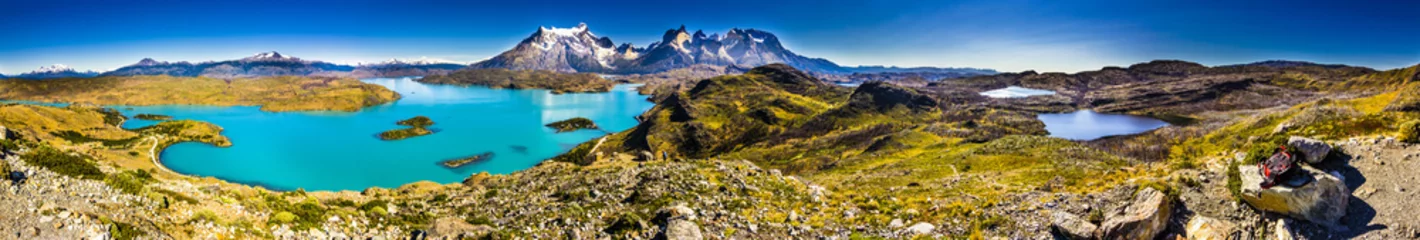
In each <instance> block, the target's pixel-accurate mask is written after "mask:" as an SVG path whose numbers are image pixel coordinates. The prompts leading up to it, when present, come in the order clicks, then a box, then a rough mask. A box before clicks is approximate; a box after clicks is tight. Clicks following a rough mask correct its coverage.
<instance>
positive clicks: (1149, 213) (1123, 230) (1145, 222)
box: [1100, 188, 1173, 239]
mask: <svg viewBox="0 0 1420 240" xmlns="http://www.w3.org/2000/svg"><path fill="white" fill-rule="evenodd" d="M1134 195H1135V196H1134V201H1133V202H1131V203H1130V204H1129V206H1128V207H1127V208H1125V210H1124V212H1122V213H1119V215H1112V216H1110V217H1109V218H1107V220H1105V221H1104V223H1102V224H1100V232H1101V235H1102V237H1103V238H1104V239H1154V236H1158V235H1159V232H1162V231H1163V230H1164V228H1165V227H1167V226H1168V220H1169V215H1170V214H1172V213H1173V201H1170V199H1169V198H1168V196H1167V195H1165V194H1164V193H1163V192H1160V191H1159V190H1155V189H1154V188H1144V189H1143V190H1139V192H1137V193H1135V194H1134Z"/></svg>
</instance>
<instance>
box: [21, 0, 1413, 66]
mask: <svg viewBox="0 0 1420 240" xmlns="http://www.w3.org/2000/svg"><path fill="white" fill-rule="evenodd" d="M680 2H682V1H664V0H658V1H627V2H612V1H592V0H580V1H565V2H564V1H551V0H541V1H505V2H485V3H475V2H462V1H459V2H455V1H399V2H374V1H358V0H356V1H327V2H302V1H290V0H287V1H222V2H218V1H153V0H136V1H101V2H100V1H94V2H88V1H63V0H60V1H30V0H23V1H22V0H0V73H5V74H17V73H21V72H27V71H31V70H33V69H36V68H38V67H39V66H43V65H50V64H56V63H59V64H66V65H70V66H72V67H75V68H76V69H81V70H82V69H94V70H99V71H103V70H110V69H114V68H118V67H121V66H124V65H128V64H132V63H134V62H137V61H138V60H139V59H142V58H145V57H152V58H155V59H158V60H163V61H206V60H225V59H236V58H241V57H245V56H248V55H252V54H254V53H256V52H262V51H272V50H274V51H279V52H282V53H283V54H287V55H292V56H297V57H302V58H306V59H318V60H326V61H331V62H337V63H354V62H373V61H380V60H386V59H389V58H401V59H404V58H420V57H429V58H437V59H447V60H454V61H460V62H473V61H477V60H481V59H484V58H487V57H490V56H493V55H495V54H497V53H499V52H501V51H503V50H506V49H508V48H510V47H511V46H513V45H514V44H516V43H517V41H519V40H521V39H522V38H524V37H527V36H528V35H529V34H531V33H532V32H533V31H535V30H536V29H537V27H538V26H559V27H571V26H574V25H576V24H577V23H579V22H586V23H587V24H588V25H589V26H590V27H591V29H592V31H593V32H595V33H596V34H598V35H600V36H608V37H611V39H612V40H613V41H615V42H617V43H618V44H620V43H626V42H630V43H632V44H634V45H636V46H645V45H646V44H648V43H650V42H652V41H656V40H659V38H660V35H661V34H662V33H663V32H664V31H665V30H666V29H670V28H676V27H679V26H681V25H685V26H686V27H687V28H689V29H692V30H693V29H704V30H706V31H707V32H724V31H726V30H728V29H730V28H732V27H740V28H759V29H765V30H769V31H771V32H774V33H775V34H777V35H779V37H780V39H781V40H783V41H784V42H785V45H787V47H789V48H790V49H791V50H793V51H795V52H798V53H799V54H802V55H806V56H811V57H823V58H827V59H829V60H833V61H835V62H837V63H839V64H843V65H860V64H861V65H900V66H950V67H984V68H995V69H998V70H1004V71H1021V70H1028V69H1034V70H1041V71H1065V72H1074V71H1082V70H1093V69H1098V68H1100V67H1102V66H1109V65H1116V66H1124V65H1129V64H1132V63H1137V62H1142V61H1148V60H1152V59H1183V60H1188V61H1195V62H1200V63H1203V64H1207V65H1220V64H1233V63H1245V62H1252V61H1259V60H1267V59H1290V60H1305V61H1315V62H1322V63H1342V64H1352V65H1361V66H1368V67H1373V68H1380V69H1389V68H1396V67H1403V66H1409V65H1414V64H1417V63H1420V12H1416V9H1420V1H1393V2H1376V1H1332V2H1311V1H1263V2H1248V3H1232V1H1206V0H1205V1H1093V2H1077V1H1013V0H985V1H949V0H940V1H930V0H929V1H769V0H757V1H684V2H687V3H689V4H686V5H677V3H680Z"/></svg>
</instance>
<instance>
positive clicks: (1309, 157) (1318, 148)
mask: <svg viewBox="0 0 1420 240" xmlns="http://www.w3.org/2000/svg"><path fill="white" fill-rule="evenodd" d="M1287 146H1288V147H1290V148H1292V149H1294V150H1297V151H1298V152H1301V153H1302V159H1304V160H1306V161H1307V163H1310V164H1318V163H1321V161H1323V160H1326V156H1327V155H1329V154H1331V145H1330V144H1326V142H1322V141H1321V140H1316V139H1311V138H1304V137H1298V136H1292V137H1290V138H1287Z"/></svg>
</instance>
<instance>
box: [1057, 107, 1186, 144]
mask: <svg viewBox="0 0 1420 240" xmlns="http://www.w3.org/2000/svg"><path fill="white" fill-rule="evenodd" d="M1036 118H1037V119H1040V121H1041V122H1045V130H1046V131H1050V136H1052V137H1059V138H1064V139H1070V140H1094V139H1099V138H1102V137H1108V136H1115V135H1128V134H1135V133H1141V132H1147V131H1149V130H1154V129H1158V128H1161V127H1165V126H1168V125H1169V123H1168V122H1164V121H1163V120H1159V119H1154V118H1150V117H1144V116H1134V115H1125V114H1111V113H1097V112H1095V111H1091V110H1080V111H1075V112H1070V113H1042V114H1038V115H1036Z"/></svg>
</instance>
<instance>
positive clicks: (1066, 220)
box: [1050, 211, 1099, 239]
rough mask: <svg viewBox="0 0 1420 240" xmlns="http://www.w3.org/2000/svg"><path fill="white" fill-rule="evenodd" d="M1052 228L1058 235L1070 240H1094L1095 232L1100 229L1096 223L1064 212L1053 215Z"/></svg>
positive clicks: (1051, 219)
mask: <svg viewBox="0 0 1420 240" xmlns="http://www.w3.org/2000/svg"><path fill="white" fill-rule="evenodd" d="M1050 227H1051V229H1052V230H1053V231H1055V233H1056V234H1060V235H1062V236H1065V238H1068V239H1094V238H1095V231H1096V230H1098V229H1099V227H1098V226H1095V224H1094V223H1090V222H1089V221H1085V220H1084V219H1080V217H1079V216H1075V214H1070V213H1069V212H1064V211H1060V212H1055V214H1052V215H1051V218H1050Z"/></svg>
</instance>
